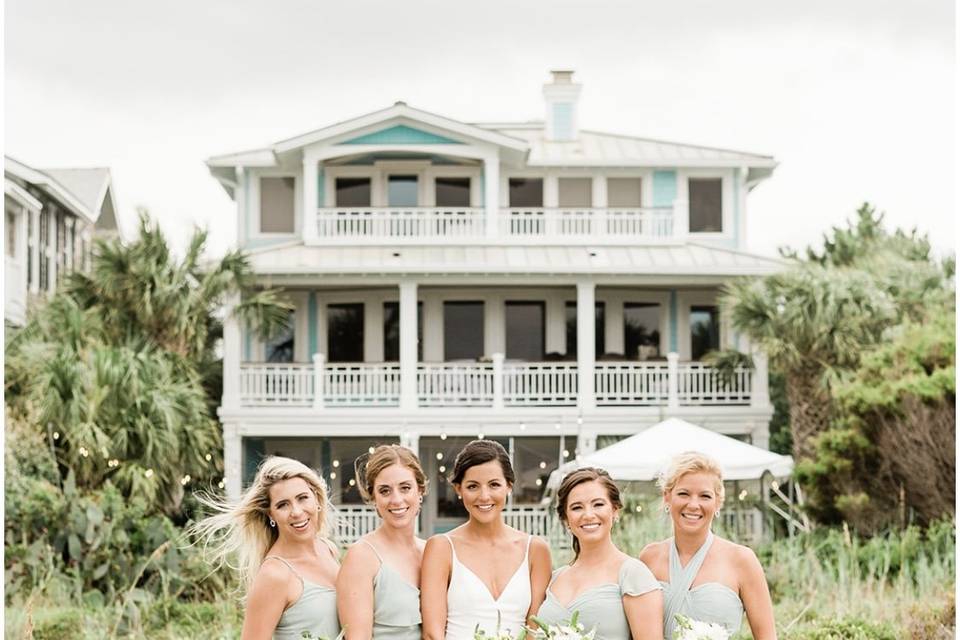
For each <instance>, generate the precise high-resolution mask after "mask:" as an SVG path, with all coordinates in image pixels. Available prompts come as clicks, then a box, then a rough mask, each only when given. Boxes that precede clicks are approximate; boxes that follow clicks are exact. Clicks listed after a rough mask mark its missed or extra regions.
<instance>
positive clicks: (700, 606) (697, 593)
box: [660, 533, 743, 638]
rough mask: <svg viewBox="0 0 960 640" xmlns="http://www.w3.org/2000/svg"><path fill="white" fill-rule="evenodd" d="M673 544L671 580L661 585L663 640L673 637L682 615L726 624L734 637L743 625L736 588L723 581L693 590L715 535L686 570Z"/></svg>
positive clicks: (694, 555) (673, 542)
mask: <svg viewBox="0 0 960 640" xmlns="http://www.w3.org/2000/svg"><path fill="white" fill-rule="evenodd" d="M669 544H670V576H669V577H670V581H669V582H661V583H660V584H662V585H663V637H664V638H672V637H673V630H674V629H675V628H676V626H677V620H676V617H675V616H676V614H678V613H679V614H681V615H684V616H686V617H688V618H690V619H692V620H700V621H701V622H714V623H717V624H720V625H723V627H724V628H725V629H726V630H727V631H728V632H729V633H730V634H734V633H736V632H738V631H739V630H740V625H741V624H742V623H743V602H741V600H740V596H739V595H737V593H736V592H734V591H733V589H731V588H730V587H728V586H726V585H724V584H720V583H719V582H706V583H704V584H701V585H698V586H696V587H694V588H693V589H691V588H690V586H691V585H692V584H693V581H694V579H695V578H696V577H697V573H699V572H700V567H702V566H703V560H704V558H706V557H707V552H708V551H710V546H711V545H712V544H713V534H712V533H710V534H708V535H707V539H706V540H705V541H704V543H703V544H702V545H701V546H700V548H699V549H697V552H696V553H695V554H693V558H691V559H690V562H688V563H687V566H686V567H684V566H683V565H681V564H680V554H679V552H678V551H677V543H676V541H675V540H674V539H673V538H671V539H670V541H669Z"/></svg>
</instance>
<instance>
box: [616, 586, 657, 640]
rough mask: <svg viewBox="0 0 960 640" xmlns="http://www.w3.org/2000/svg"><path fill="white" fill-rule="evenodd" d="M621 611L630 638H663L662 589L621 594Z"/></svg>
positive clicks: (647, 639)
mask: <svg viewBox="0 0 960 640" xmlns="http://www.w3.org/2000/svg"><path fill="white" fill-rule="evenodd" d="M623 612H624V613H625V614H626V616H627V623H628V624H629V625H630V637H631V638H632V640H662V639H663V591H661V590H660V589H654V590H653V591H648V592H646V593H642V594H640V595H638V596H623Z"/></svg>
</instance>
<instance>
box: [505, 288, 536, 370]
mask: <svg viewBox="0 0 960 640" xmlns="http://www.w3.org/2000/svg"><path fill="white" fill-rule="evenodd" d="M506 333H507V354H506V355H507V358H509V359H511V360H527V361H538V360H543V348H544V303H542V302H514V301H508V302H507V303H506Z"/></svg>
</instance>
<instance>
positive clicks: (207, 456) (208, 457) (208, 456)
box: [203, 453, 213, 462]
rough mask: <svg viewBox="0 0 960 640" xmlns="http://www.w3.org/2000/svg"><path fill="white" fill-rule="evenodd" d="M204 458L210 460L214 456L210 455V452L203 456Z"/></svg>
mask: <svg viewBox="0 0 960 640" xmlns="http://www.w3.org/2000/svg"><path fill="white" fill-rule="evenodd" d="M203 458H204V460H206V461H207V462H210V461H211V460H213V456H212V455H210V454H209V453H208V454H207V455H205V456H203Z"/></svg>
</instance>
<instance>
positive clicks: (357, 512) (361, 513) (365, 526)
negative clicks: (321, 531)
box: [333, 504, 380, 545]
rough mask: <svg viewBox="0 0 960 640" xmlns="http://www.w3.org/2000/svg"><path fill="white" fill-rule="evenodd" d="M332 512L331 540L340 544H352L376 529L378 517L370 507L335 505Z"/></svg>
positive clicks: (363, 505)
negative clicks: (333, 523) (332, 528)
mask: <svg viewBox="0 0 960 640" xmlns="http://www.w3.org/2000/svg"><path fill="white" fill-rule="evenodd" d="M334 509H335V511H334V522H335V526H334V530H333V539H334V540H335V541H336V542H337V543H339V544H341V545H348V544H352V543H354V542H356V541H357V539H359V538H360V536H363V535H366V534H368V533H370V532H371V531H373V530H374V529H376V528H377V526H379V524H380V516H378V515H377V510H376V509H374V508H373V507H372V506H369V505H365V504H344V505H337V506H336V507H335V508H334Z"/></svg>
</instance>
